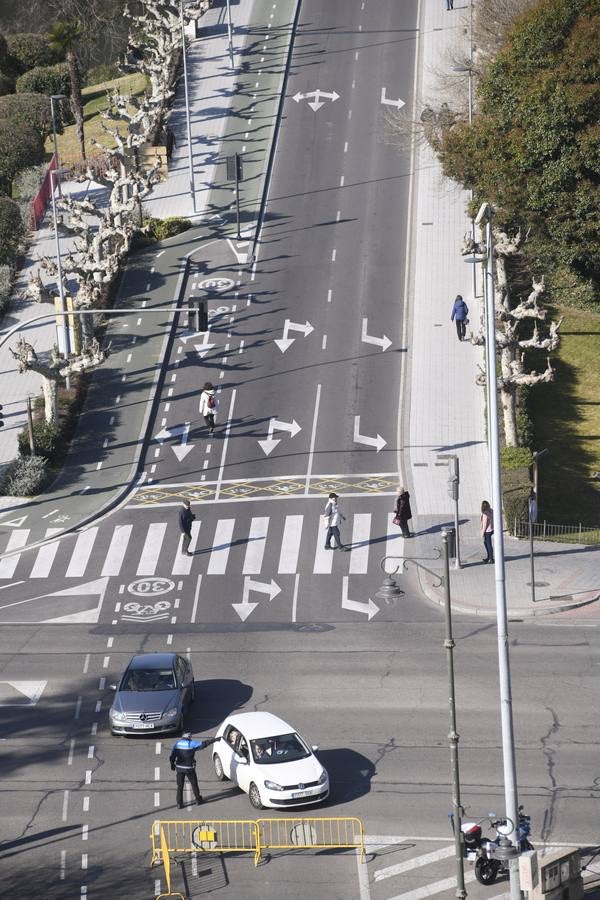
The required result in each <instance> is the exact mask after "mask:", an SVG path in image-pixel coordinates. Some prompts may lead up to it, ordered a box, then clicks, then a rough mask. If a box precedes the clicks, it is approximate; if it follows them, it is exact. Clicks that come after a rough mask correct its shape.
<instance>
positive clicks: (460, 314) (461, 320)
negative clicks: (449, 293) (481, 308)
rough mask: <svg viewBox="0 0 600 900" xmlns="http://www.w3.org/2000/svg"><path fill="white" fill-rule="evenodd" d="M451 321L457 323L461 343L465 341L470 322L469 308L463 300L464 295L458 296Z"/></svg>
mask: <svg viewBox="0 0 600 900" xmlns="http://www.w3.org/2000/svg"><path fill="white" fill-rule="evenodd" d="M450 321H451V322H455V323H456V333H457V335H458V339H459V341H462V340H464V339H465V335H466V333H467V323H468V321H469V307H468V306H467V304H466V303H465V301H464V300H463V298H462V294H457V295H456V300H455V301H454V306H453V307H452V315H451V316H450Z"/></svg>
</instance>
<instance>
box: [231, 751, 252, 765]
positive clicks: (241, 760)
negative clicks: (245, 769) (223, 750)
mask: <svg viewBox="0 0 600 900" xmlns="http://www.w3.org/2000/svg"><path fill="white" fill-rule="evenodd" d="M233 755H234V758H235V761H236V762H237V763H239V764H240V765H242V766H247V765H248V760H247V759H246V757H245V756H240V754H239V753H234V754H233Z"/></svg>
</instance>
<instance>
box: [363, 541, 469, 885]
mask: <svg viewBox="0 0 600 900" xmlns="http://www.w3.org/2000/svg"><path fill="white" fill-rule="evenodd" d="M455 537H456V534H455V531H454V529H453V528H445V529H442V546H443V552H440V550H439V549H437V548H436V552H437V556H432V557H430V556H384V557H383V559H382V560H381V564H380V565H381V570H382V572H383V573H384V575H385V580H384V583H383V584H382V586H381V587H380V589H379V590H378V591H377V593H376V594H375V597H376V598H377V599H378V600H383V601H384V602H385V603H388V604H390V603H393V602H394V600H395V599H397V598H398V597H399V596H400V595H401V594H402V593H403V591H402V590H401V589H400V588H399V587H398V585H397V583H396V581H395V580H394V578H393V576H394V575H397V574H398V572H399V571H402V570H404V569H405V568H406V565H407V563H412V564H413V565H414V566H416V568H417V569H423V570H424V571H425V572H428V573H429V574H430V575H432V576H433V577H434V578H436V579H437V582H438V583H437V585H436V587H441V586H442V585H443V586H444V598H445V602H444V611H445V617H446V634H445V640H444V649H445V651H446V663H447V669H448V698H449V699H448V706H449V714H450V730H449V732H448V747H449V749H450V770H451V773H452V812H453V816H454V825H455V827H454V850H455V861H456V898H457V900H464V898H465V897H466V896H467V892H466V890H465V872H464V862H463V861H464V849H463V833H462V828H461V822H462V816H463V813H464V810H463V808H462V805H461V802H460V773H459V766H458V741H459V738H460V735H459V734H458V732H457V730H456V695H455V685H454V638H453V637H452V607H451V605H450V556H455V553H456V551H455V549H454V542H455ZM441 556H443V558H444V574H443V575H442V576H440V575H438V574H437V572H432V571H431V569H428V568H427V566H424V565H423V564H422V560H428V559H434V560H435V559H440V557H441ZM388 559H397V560H400V565H398V566H396V568H395V570H394V571H393V572H392V573H391V574H389V573H387V572H386V568H385V563H386V560H388Z"/></svg>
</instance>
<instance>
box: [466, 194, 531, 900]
mask: <svg viewBox="0 0 600 900" xmlns="http://www.w3.org/2000/svg"><path fill="white" fill-rule="evenodd" d="M484 219H485V222H486V243H487V258H486V278H485V280H486V290H487V311H488V314H487V317H486V324H487V335H486V354H487V360H486V370H487V379H488V383H489V392H488V398H489V406H488V440H489V446H490V451H491V472H492V505H493V508H494V576H495V587H496V630H497V634H498V674H499V681H500V724H501V730H502V762H503V769H504V802H505V804H506V815H507V818H508V819H509V820H510V821H511V822H512V823H513V830H512V832H511V834H510V836H509V837H510V841H511V843H512V845H513V846H514V847H515V848H516V850H517V854H516V855H515V858H514V859H510V860H509V875H510V897H511V900H521V882H520V876H519V860H518V853H519V852H520V842H519V832H518V822H519V801H518V795H517V771H516V760H515V737H514V729H513V707H512V691H511V683H510V659H509V650H508V614H507V606H506V573H505V565H504V532H503V521H502V474H501V470H500V434H499V428H498V383H497V378H496V371H497V360H496V309H495V292H494V232H493V223H494V211H493V209H492V207H491V206H490V204H489V203H483V204H482V206H481V208H480V210H479V212H478V213H477V216H476V218H475V224H476V225H481V224H482V222H483V220H484Z"/></svg>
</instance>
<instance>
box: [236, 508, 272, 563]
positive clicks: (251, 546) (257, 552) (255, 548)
mask: <svg viewBox="0 0 600 900" xmlns="http://www.w3.org/2000/svg"><path fill="white" fill-rule="evenodd" d="M268 530H269V517H268V516H258V517H256V518H253V519H252V521H251V522H250V531H249V534H248V543H247V544H246V555H245V557H244V566H243V568H242V575H260V570H261V569H262V563H263V556H264V554H265V546H266V541H267V532H268Z"/></svg>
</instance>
